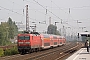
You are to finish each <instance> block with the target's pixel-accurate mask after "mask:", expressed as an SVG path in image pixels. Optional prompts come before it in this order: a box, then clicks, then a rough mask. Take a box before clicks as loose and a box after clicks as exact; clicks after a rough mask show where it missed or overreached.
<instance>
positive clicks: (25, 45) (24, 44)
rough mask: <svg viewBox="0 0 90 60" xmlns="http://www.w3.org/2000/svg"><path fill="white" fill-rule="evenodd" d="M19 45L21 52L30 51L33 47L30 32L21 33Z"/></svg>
mask: <svg viewBox="0 0 90 60" xmlns="http://www.w3.org/2000/svg"><path fill="white" fill-rule="evenodd" d="M17 45H18V51H19V53H20V54H24V53H26V52H28V51H29V50H30V49H31V44H30V34H19V35H18V42H17Z"/></svg>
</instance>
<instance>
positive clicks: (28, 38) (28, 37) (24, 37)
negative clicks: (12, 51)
mask: <svg viewBox="0 0 90 60" xmlns="http://www.w3.org/2000/svg"><path fill="white" fill-rule="evenodd" d="M18 38H19V40H30V36H19V37H18Z"/></svg>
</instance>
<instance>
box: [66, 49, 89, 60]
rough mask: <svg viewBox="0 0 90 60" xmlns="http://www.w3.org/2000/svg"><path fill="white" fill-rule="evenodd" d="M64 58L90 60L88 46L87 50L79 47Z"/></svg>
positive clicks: (68, 59)
mask: <svg viewBox="0 0 90 60" xmlns="http://www.w3.org/2000/svg"><path fill="white" fill-rule="evenodd" d="M66 60H90V48H89V52H87V48H81V49H80V50H78V51H77V52H75V53H74V54H73V55H71V56H70V57H69V58H67V59H66Z"/></svg>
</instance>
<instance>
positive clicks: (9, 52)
mask: <svg viewBox="0 0 90 60" xmlns="http://www.w3.org/2000/svg"><path fill="white" fill-rule="evenodd" d="M15 54H18V49H17V47H13V48H11V49H6V50H5V52H4V55H5V56H8V55H15Z"/></svg>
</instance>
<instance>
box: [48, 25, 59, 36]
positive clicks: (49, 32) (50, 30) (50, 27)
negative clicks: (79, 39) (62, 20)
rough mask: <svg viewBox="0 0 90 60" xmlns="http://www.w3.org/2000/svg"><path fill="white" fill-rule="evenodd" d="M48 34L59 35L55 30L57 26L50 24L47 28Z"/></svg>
mask: <svg viewBox="0 0 90 60" xmlns="http://www.w3.org/2000/svg"><path fill="white" fill-rule="evenodd" d="M47 33H48V34H55V35H60V33H59V31H57V26H55V25H52V24H50V25H49V26H48V29H47Z"/></svg>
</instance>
